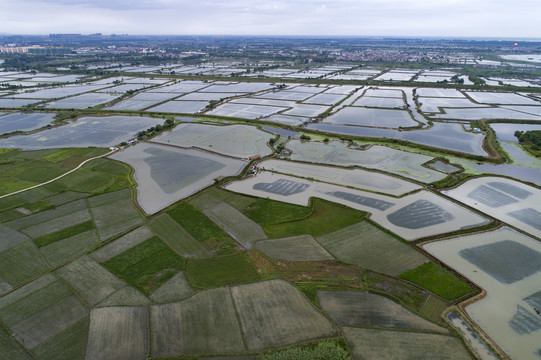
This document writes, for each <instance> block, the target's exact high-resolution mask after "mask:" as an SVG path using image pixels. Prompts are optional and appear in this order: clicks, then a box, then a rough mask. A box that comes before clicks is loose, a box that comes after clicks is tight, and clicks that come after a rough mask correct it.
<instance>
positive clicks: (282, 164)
mask: <svg viewBox="0 0 541 360" xmlns="http://www.w3.org/2000/svg"><path fill="white" fill-rule="evenodd" d="M258 167H259V168H260V169H264V170H268V171H273V172H278V173H283V174H289V175H294V176H299V177H303V178H308V179H315V180H317V181H322V182H328V183H332V184H336V185H341V186H351V187H355V188H358V189H364V190H369V191H374V192H379V193H384V194H388V195H392V196H400V195H403V194H405V193H408V192H411V191H414V190H419V189H421V186H419V185H417V184H414V183H411V182H409V181H405V180H402V179H399V178H396V177H393V176H389V175H384V174H380V173H377V172H370V171H366V170H361V169H344V168H336V167H329V166H320V165H312V164H304V163H299V162H292V161H285V160H265V161H262V162H260V163H259V164H258Z"/></svg>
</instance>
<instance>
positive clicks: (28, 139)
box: [0, 115, 161, 150]
mask: <svg viewBox="0 0 541 360" xmlns="http://www.w3.org/2000/svg"><path fill="white" fill-rule="evenodd" d="M158 122H161V121H159V120H158V119H153V118H150V117H141V116H119V115H116V116H104V117H91V116H89V117H82V118H79V119H78V120H77V121H74V122H70V123H69V124H66V125H63V126H59V127H56V128H52V129H46V130H43V131H40V132H38V133H35V134H30V135H16V136H12V137H10V138H6V139H0V148H21V149H24V150H36V149H51V148H61V147H110V146H114V145H118V144H120V143H121V142H123V141H127V140H129V139H130V138H133V137H135V135H136V133H137V132H139V131H141V130H146V129H148V128H149V127H151V126H154V125H156V123H158Z"/></svg>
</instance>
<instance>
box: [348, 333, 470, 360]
mask: <svg viewBox="0 0 541 360" xmlns="http://www.w3.org/2000/svg"><path fill="white" fill-rule="evenodd" d="M343 331H344V335H345V336H346V340H347V342H348V343H349V345H350V347H351V352H352V353H353V357H354V358H355V359H366V360H394V359H412V360H413V359H415V360H471V356H470V355H469V353H468V352H467V351H466V349H465V348H464V345H462V342H461V341H460V340H459V339H457V338H455V337H451V336H446V335H435V334H421V333H410V332H404V331H387V330H373V329H360V328H350V327H345V328H344V329H343Z"/></svg>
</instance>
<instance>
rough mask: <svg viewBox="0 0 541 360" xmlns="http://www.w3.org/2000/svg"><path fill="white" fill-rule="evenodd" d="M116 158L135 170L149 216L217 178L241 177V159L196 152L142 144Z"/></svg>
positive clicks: (208, 184)
mask: <svg viewBox="0 0 541 360" xmlns="http://www.w3.org/2000/svg"><path fill="white" fill-rule="evenodd" d="M111 158H112V159H115V160H119V161H123V162H126V163H128V164H129V165H130V166H132V167H134V168H135V175H134V176H135V180H136V182H137V184H138V191H137V200H138V202H139V204H140V205H141V207H142V208H143V209H144V210H145V212H146V213H147V214H154V213H156V212H158V211H160V210H161V209H163V208H165V207H167V206H169V205H171V204H173V203H175V202H177V201H179V200H181V199H184V198H187V197H188V196H190V195H192V194H195V193H196V192H198V191H200V190H202V189H204V188H206V187H208V186H210V185H212V184H213V183H214V179H216V178H218V177H220V176H223V177H226V176H234V175H238V174H239V173H240V171H241V170H242V169H243V168H244V167H245V166H246V163H245V162H244V161H241V160H236V159H232V158H229V157H225V156H220V155H217V154H212V153H208V152H205V151H200V150H193V149H179V148H174V147H170V146H165V145H157V144H149V143H139V144H137V145H135V146H132V147H129V148H127V149H125V150H123V151H120V152H118V153H115V154H113V155H112V156H111Z"/></svg>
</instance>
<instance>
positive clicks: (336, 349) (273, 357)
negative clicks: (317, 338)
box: [263, 339, 351, 360]
mask: <svg viewBox="0 0 541 360" xmlns="http://www.w3.org/2000/svg"><path fill="white" fill-rule="evenodd" d="M289 359H295V360H348V359H351V356H350V355H349V353H348V351H347V347H346V343H345V341H344V340H343V339H328V340H323V341H321V342H319V343H317V344H309V345H302V346H292V347H289V348H287V349H285V350H278V351H276V352H272V353H270V354H266V355H264V356H263V360H289Z"/></svg>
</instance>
